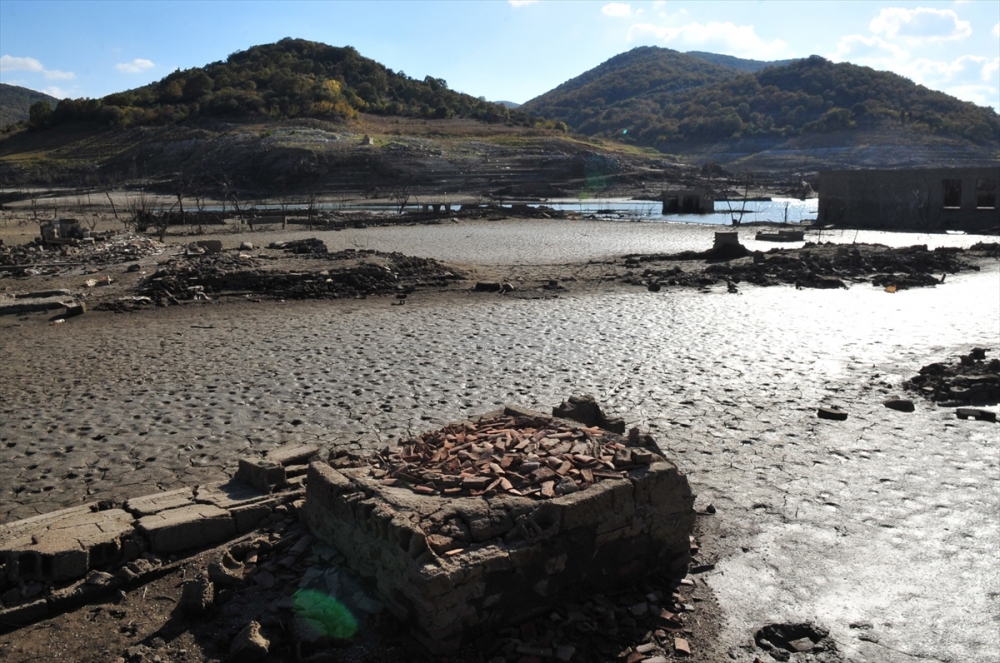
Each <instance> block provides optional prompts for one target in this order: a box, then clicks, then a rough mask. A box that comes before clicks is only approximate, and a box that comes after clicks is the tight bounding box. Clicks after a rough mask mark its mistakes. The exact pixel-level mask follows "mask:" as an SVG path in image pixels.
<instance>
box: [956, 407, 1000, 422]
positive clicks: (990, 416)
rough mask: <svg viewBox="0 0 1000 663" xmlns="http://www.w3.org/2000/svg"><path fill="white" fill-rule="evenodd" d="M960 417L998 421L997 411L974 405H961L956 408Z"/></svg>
mask: <svg viewBox="0 0 1000 663" xmlns="http://www.w3.org/2000/svg"><path fill="white" fill-rule="evenodd" d="M955 416H956V417H958V418H959V419H976V420H977V421H996V420H997V413H996V412H993V411H991V410H980V409H977V408H972V407H960V408H958V409H957V410H955Z"/></svg>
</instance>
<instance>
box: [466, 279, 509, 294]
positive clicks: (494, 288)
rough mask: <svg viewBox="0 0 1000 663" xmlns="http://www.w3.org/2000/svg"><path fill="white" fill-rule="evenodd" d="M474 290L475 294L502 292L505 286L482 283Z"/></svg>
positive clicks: (474, 287)
mask: <svg viewBox="0 0 1000 663" xmlns="http://www.w3.org/2000/svg"><path fill="white" fill-rule="evenodd" d="M472 289H473V291H475V292H500V291H501V290H502V289H503V286H502V285H501V284H499V283H485V282H482V281H480V282H479V283H476V285H475V286H473V288H472Z"/></svg>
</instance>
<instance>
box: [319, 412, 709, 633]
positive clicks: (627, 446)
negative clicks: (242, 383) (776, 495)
mask: <svg viewBox="0 0 1000 663" xmlns="http://www.w3.org/2000/svg"><path fill="white" fill-rule="evenodd" d="M356 465H358V466H354V467H344V466H340V467H338V468H334V467H333V466H331V465H330V464H329V463H327V462H324V461H320V460H314V461H313V462H312V464H311V465H310V468H309V475H308V478H307V481H306V485H307V492H306V503H305V507H304V510H303V518H304V520H305V521H306V523H307V524H308V525H309V527H310V528H311V529H312V530H313V532H314V534H315V535H316V536H318V537H319V538H320V539H322V540H324V541H325V542H327V543H329V544H331V545H333V546H335V547H336V548H338V549H339V550H340V552H341V554H343V555H344V557H345V558H346V560H347V564H348V565H349V566H350V567H351V568H352V569H353V570H354V571H356V572H357V573H359V574H360V575H362V576H366V577H369V578H372V579H373V580H374V582H375V586H376V591H377V593H378V594H379V595H380V598H381V599H382V600H383V601H384V602H385V604H386V606H387V607H388V608H389V609H390V610H391V611H392V612H393V613H394V614H395V615H396V616H397V617H398V618H400V619H403V620H406V621H407V622H408V623H409V624H410V625H411V627H412V631H413V634H414V635H415V636H416V637H418V639H420V640H421V641H422V642H424V644H425V645H427V646H428V647H429V648H430V649H431V650H432V651H446V650H449V649H454V648H456V647H457V646H459V645H460V644H461V642H462V641H463V639H466V638H468V637H471V636H475V635H476V634H477V632H479V631H481V630H483V629H485V628H487V627H494V626H497V625H499V624H503V623H508V622H514V621H519V620H521V619H525V618H528V617H531V616H533V615H535V614H538V613H540V612H542V611H544V610H545V609H546V608H547V607H548V606H550V605H552V604H554V603H556V602H558V601H560V600H563V599H566V598H568V597H571V596H575V595H579V594H581V593H593V592H601V591H609V590H613V589H616V588H620V587H622V586H624V585H627V584H629V583H631V582H634V581H635V580H637V579H639V578H641V577H642V576H644V575H646V574H649V573H652V572H665V573H668V574H669V573H675V572H680V571H682V570H683V569H686V567H687V564H688V561H689V559H690V534H691V531H692V528H693V524H694V511H693V504H694V496H693V495H692V494H691V491H690V488H689V486H688V482H687V479H686V478H685V477H684V476H683V475H681V474H680V473H679V472H678V470H677V468H676V466H675V465H673V464H672V463H670V462H669V461H667V460H666V459H664V458H663V457H662V456H661V455H660V454H659V450H658V449H657V448H656V447H655V443H654V442H653V440H652V438H650V437H649V436H639V435H638V431H637V430H633V432H632V433H631V434H630V435H629V436H628V438H626V437H623V436H621V435H619V434H617V433H612V432H610V431H606V430H602V429H600V428H597V427H588V426H582V425H580V424H579V423H577V422H574V421H570V420H566V419H559V418H556V417H550V416H547V415H544V414H541V413H538V412H532V411H529V410H524V409H521V408H516V407H508V408H505V409H504V410H500V411H496V412H491V413H487V414H484V415H482V416H480V417H476V418H473V419H471V420H469V421H467V422H462V423H461V424H455V425H452V426H449V427H447V428H445V429H444V430H442V431H434V432H431V433H426V434H424V435H423V436H421V437H420V438H418V439H417V440H414V441H412V442H408V443H404V445H403V446H401V447H400V448H398V449H396V450H391V449H388V448H387V449H384V450H382V451H381V452H380V453H379V454H376V455H373V456H372V457H369V458H368V459H366V460H365V461H364V462H361V463H357V464H356Z"/></svg>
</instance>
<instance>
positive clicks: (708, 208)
mask: <svg viewBox="0 0 1000 663" xmlns="http://www.w3.org/2000/svg"><path fill="white" fill-rule="evenodd" d="M714 211H715V200H714V199H713V198H712V194H711V193H709V192H708V191H703V190H700V189H684V190H677V191H664V192H663V213H664V214H711V213H712V212H714Z"/></svg>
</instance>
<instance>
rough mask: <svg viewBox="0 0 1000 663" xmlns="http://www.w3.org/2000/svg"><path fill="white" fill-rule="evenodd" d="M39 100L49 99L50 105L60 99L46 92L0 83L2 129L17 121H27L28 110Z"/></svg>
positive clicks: (0, 125)
mask: <svg viewBox="0 0 1000 663" xmlns="http://www.w3.org/2000/svg"><path fill="white" fill-rule="evenodd" d="M39 101H47V102H48V103H49V105H50V106H55V105H56V104H57V103H59V100H58V99H56V98H55V97H53V96H51V95H48V94H45V93H44V92H39V91H37V90H32V89H30V88H26V87H21V86H20V85H8V84H7V83H0V129H2V128H5V127H7V126H9V125H11V124H14V123H15V122H27V121H28V111H29V110H30V109H31V106H32V105H33V104H35V103H37V102H39Z"/></svg>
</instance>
